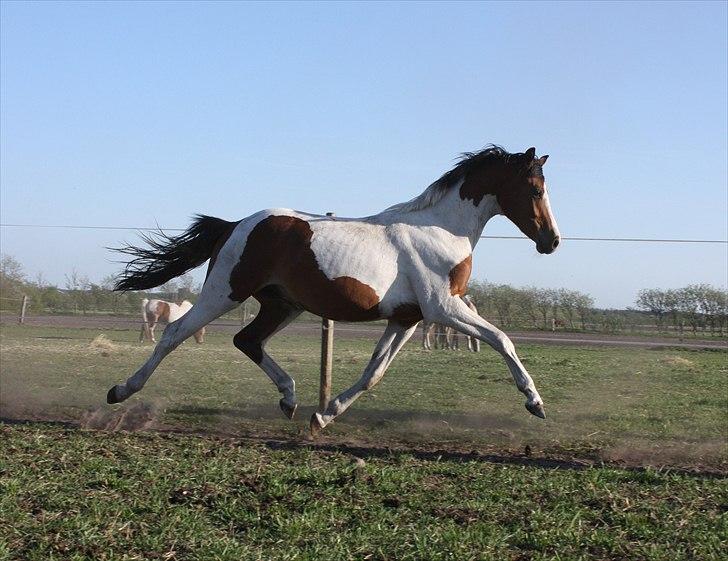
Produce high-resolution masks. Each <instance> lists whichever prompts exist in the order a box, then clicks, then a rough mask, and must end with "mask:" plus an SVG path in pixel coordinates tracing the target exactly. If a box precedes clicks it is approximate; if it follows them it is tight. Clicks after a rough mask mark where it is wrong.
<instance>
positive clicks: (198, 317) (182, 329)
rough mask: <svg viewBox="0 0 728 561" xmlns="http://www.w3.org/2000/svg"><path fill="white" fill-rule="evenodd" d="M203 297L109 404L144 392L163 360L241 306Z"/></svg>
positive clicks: (113, 394)
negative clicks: (215, 320) (197, 333)
mask: <svg viewBox="0 0 728 561" xmlns="http://www.w3.org/2000/svg"><path fill="white" fill-rule="evenodd" d="M204 296H205V293H204V290H203V294H202V295H201V296H200V300H199V301H198V302H197V304H196V305H195V306H194V307H193V308H192V309H191V310H190V311H189V312H188V313H187V314H185V315H183V316H182V317H181V318H180V319H178V320H177V321H175V322H172V323H170V324H169V325H167V327H166V328H165V330H164V333H163V334H162V338H161V339H160V341H159V343H157V346H156V347H154V351H153V352H152V356H150V357H149V359H148V360H147V362H145V363H144V365H143V366H142V367H141V368H140V369H139V370H137V371H136V372H135V373H134V375H133V376H131V377H129V378H128V379H127V380H126V382H125V383H123V384H119V385H117V386H114V387H113V388H111V389H110V390H109V393H108V394H107V396H106V401H107V403H119V402H120V401H124V400H125V399H127V398H129V396H131V395H132V394H135V393H136V392H138V391H139V390H141V389H142V388H143V387H144V384H146V382H147V380H148V379H149V377H150V376H151V375H152V374H153V373H154V370H155V369H156V368H157V366H159V363H160V362H162V359H164V357H166V356H167V355H168V354H169V353H171V352H172V351H173V350H174V349H176V348H177V347H178V346H179V345H180V343H182V342H183V341H184V340H185V339H187V338H188V337H190V336H191V335H192V334H194V333H195V332H196V331H197V330H199V329H201V328H202V327H204V326H205V325H207V324H208V323H210V322H211V321H212V320H214V319H215V318H218V317H220V316H221V315H222V314H224V313H225V312H228V311H230V310H232V309H233V308H235V307H236V306H238V304H239V302H235V301H233V300H229V299H228V298H205V297H204Z"/></svg>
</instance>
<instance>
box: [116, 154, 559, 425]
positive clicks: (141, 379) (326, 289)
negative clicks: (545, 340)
mask: <svg viewBox="0 0 728 561" xmlns="http://www.w3.org/2000/svg"><path fill="white" fill-rule="evenodd" d="M546 158H547V156H543V157H541V158H536V157H535V150H534V149H533V148H531V149H529V150H528V151H527V152H525V153H521V154H509V153H508V152H505V151H504V150H502V149H500V148H498V147H491V148H488V149H486V150H483V151H482V152H478V153H475V154H466V155H465V157H464V159H463V160H462V161H461V162H460V163H459V164H458V165H457V166H455V168H453V170H451V171H450V172H448V173H446V174H445V175H443V176H442V177H441V178H440V179H438V180H437V181H436V182H434V183H433V184H432V185H430V186H429V187H428V188H427V189H426V190H425V191H424V192H423V193H422V194H421V195H419V196H418V197H416V198H414V199H412V200H411V201H409V202H406V203H402V204H399V205H395V206H393V207H390V208H388V209H386V210H384V211H383V212H381V213H379V214H376V215H374V216H368V217H364V218H340V217H329V216H320V215H314V214H308V213H304V212H298V211H295V210H290V209H285V208H276V209H268V210H264V211H261V212H258V213H256V214H253V215H252V216H250V217H248V218H245V219H243V220H241V221H239V222H226V221H222V220H220V219H215V218H211V217H200V218H199V219H198V220H197V222H196V223H195V224H194V225H193V226H192V227H191V228H190V229H189V230H188V231H187V232H186V233H185V234H183V235H182V236H179V237H177V238H167V242H168V243H167V245H166V246H165V245H164V244H162V243H161V242H158V243H157V244H156V245H155V246H154V250H148V249H141V248H133V247H127V248H125V249H123V250H122V251H124V252H126V253H128V254H132V255H135V256H137V259H135V260H134V261H132V264H131V265H130V267H128V268H127V271H126V273H125V274H124V276H122V278H121V280H120V281H119V283H118V284H117V288H118V289H120V290H128V289H140V288H148V287H149V286H150V283H159V284H161V283H162V282H165V281H166V280H168V277H169V276H176V275H179V274H181V272H180V271H182V272H184V270H187V269H189V268H191V267H193V266H197V265H199V264H201V263H202V262H204V260H206V259H208V258H210V266H209V269H208V276H207V279H206V281H205V284H204V286H203V288H202V292H201V294H200V297H199V299H198V302H197V304H196V305H195V306H194V308H193V309H192V310H191V311H190V312H189V313H188V314H187V315H185V316H184V317H183V318H182V319H180V320H179V321H177V322H174V323H172V324H170V325H169V326H168V327H167V329H166V330H165V332H164V335H163V337H162V339H161V341H160V342H159V344H158V345H157V347H156V348H155V350H154V352H153V354H152V356H151V357H150V358H149V360H148V361H147V362H146V363H145V364H144V365H143V366H142V367H141V368H140V369H139V370H138V371H137V372H136V373H135V374H134V375H133V376H131V377H130V378H129V379H128V380H127V381H126V383H124V384H121V385H118V386H114V387H113V388H111V390H110V391H109V394H108V397H107V399H108V401H109V402H110V403H115V402H118V401H122V400H124V399H126V398H128V397H129V396H130V395H131V394H133V393H135V392H137V391H139V390H140V389H141V388H142V387H143V385H144V383H145V382H146V380H147V379H148V378H149V376H150V375H151V374H152V372H153V371H154V369H155V368H156V367H157V365H158V364H159V362H160V361H161V360H162V359H163V358H164V357H165V356H166V355H167V354H169V352H171V351H172V350H173V349H174V348H175V347H176V346H177V345H178V344H179V343H180V342H181V341H182V340H184V339H185V338H187V337H189V336H190V335H191V334H192V333H194V332H195V331H196V330H198V329H200V328H201V327H202V326H204V325H206V324H207V323H209V322H210V321H212V320H213V319H215V318H217V317H219V316H220V315H222V314H224V313H226V312H228V311H230V310H231V309H233V308H235V307H236V306H238V305H239V304H240V303H241V302H243V301H244V300H245V299H247V298H248V297H250V296H253V297H255V298H256V299H258V300H259V301H260V303H261V309H260V312H259V314H258V316H256V318H255V319H254V320H253V322H251V323H250V324H249V325H248V326H246V327H245V328H244V329H242V330H241V331H240V332H239V333H238V334H237V335H236V336H235V337H234V344H235V345H236V346H237V347H238V348H239V349H240V350H241V351H242V352H244V353H245V354H246V355H248V356H249V357H250V358H251V359H252V360H253V361H254V362H255V363H256V364H258V366H260V368H261V369H262V370H263V371H265V373H266V374H267V375H268V376H269V377H270V378H271V380H272V381H273V382H274V383H275V384H276V386H277V388H278V390H279V391H280V392H281V393H282V394H283V397H282V399H281V402H280V405H281V408H282V409H283V411H284V412H285V413H286V414H287V415H289V416H293V413H294V412H295V409H296V407H297V401H296V396H295V384H294V381H293V379H292V378H291V377H290V376H289V375H288V373H286V372H285V371H284V370H283V369H282V368H281V367H280V366H279V365H278V364H277V363H276V362H275V361H274V360H273V359H272V358H271V357H270V356H269V355H268V354H267V353H266V352H265V343H266V342H267V340H268V339H269V338H270V337H271V336H272V335H274V334H275V333H276V332H278V331H279V330H281V329H283V328H284V327H285V326H286V325H288V323H290V322H291V321H292V320H293V319H295V318H296V317H297V316H298V315H299V314H300V313H301V312H302V311H303V310H308V311H309V312H312V313H314V314H316V315H319V316H322V317H326V318H329V319H333V320H341V321H368V320H375V319H386V320H388V323H387V327H386V329H385V332H384V334H383V335H382V337H381V339H380V340H379V342H378V344H377V346H376V348H375V350H374V354H373V355H372V358H371V360H370V362H369V364H368V365H367V367H366V368H365V370H364V373H363V374H362V376H361V378H360V380H359V381H358V382H357V383H356V384H354V385H353V386H352V387H351V388H349V389H347V390H345V391H344V392H342V393H341V394H340V395H338V396H337V397H336V398H335V399H333V400H332V401H331V403H330V404H329V407H328V409H326V411H324V412H322V413H315V414H314V416H313V417H312V419H311V428H312V430H314V431H317V430H320V429H321V428H323V427H324V426H326V425H327V424H328V423H330V422H331V421H332V420H333V419H334V418H335V417H336V416H338V415H340V414H341V413H343V412H344V411H345V410H346V409H347V408H348V407H349V406H350V405H351V404H352V403H353V402H354V401H355V400H356V399H357V397H359V396H360V395H361V394H362V393H363V392H364V391H366V390H367V389H369V388H371V387H372V386H373V385H374V384H376V383H377V382H378V381H379V380H380V379H381V377H382V376H383V375H384V372H385V371H386V370H387V368H388V366H389V365H390V363H391V362H392V360H393V359H394V357H395V355H396V354H397V352H398V351H399V350H400V349H401V348H402V346H403V345H404V344H405V343H406V341H407V340H408V339H409V338H410V337H411V336H412V334H413V333H414V331H415V329H416V325H417V323H418V322H419V321H420V320H422V319H423V318H424V319H425V320H426V321H428V322H437V323H441V324H443V325H446V326H448V327H451V328H453V329H455V330H457V331H459V332H461V333H464V334H465V335H468V336H472V337H476V338H478V339H480V340H482V341H485V342H486V343H488V344H489V345H491V346H492V347H493V348H494V349H495V350H496V351H498V352H499V353H501V355H502V356H503V358H504V359H505V361H506V364H507V365H508V368H509V369H510V371H511V374H512V375H513V378H514V380H515V382H516V385H517V387H518V389H519V390H520V391H521V392H523V393H524V394H525V395H526V398H527V400H526V408H527V409H528V410H529V411H530V412H531V413H533V414H534V415H538V416H540V417H543V416H544V412H543V402H542V399H541V397H540V395H539V393H538V391H537V390H536V387H535V385H534V383H533V380H532V379H531V377H530V375H529V374H528V372H527V371H526V369H525V368H524V366H523V364H522V363H521V361H520V360H519V359H518V356H517V355H516V352H515V349H514V346H513V344H512V343H511V341H510V339H508V337H507V336H506V335H505V334H504V333H503V332H501V331H500V330H498V329H497V328H495V327H494V326H493V325H491V324H489V323H488V322H487V321H485V320H484V319H483V318H481V317H480V316H479V315H478V314H477V313H474V312H473V311H472V310H471V309H470V308H469V307H468V305H467V304H466V303H465V302H464V301H463V300H462V299H461V298H460V296H462V295H463V294H464V293H465V291H466V287H467V283H468V279H469V278H470V273H471V268H472V253H473V249H474V248H475V246H476V244H477V243H478V241H479V239H480V236H481V233H482V231H483V228H484V227H485V224H486V223H487V222H488V220H490V219H491V218H492V217H493V216H495V215H497V214H505V215H506V216H507V217H508V218H510V219H511V220H512V221H513V222H514V223H515V224H516V225H517V226H518V227H519V228H520V229H521V230H522V231H523V232H524V233H525V234H526V235H527V236H529V237H530V238H531V239H532V240H534V241H535V242H536V247H537V249H538V251H539V252H540V253H551V252H552V251H553V250H554V249H555V248H556V246H557V245H558V243H559V232H558V228H557V226H556V222H555V220H554V218H553V216H552V214H551V210H550V206H549V202H548V195H547V193H546V189H545V182H544V178H543V173H542V166H543V164H544V163H545V161H546ZM195 252H197V254H198V255H197V256H196V257H195V258H194V259H193V258H190V257H189V256H190V255H192V254H195ZM185 260H187V261H185ZM132 265H133V266H132ZM185 267H186V268H185Z"/></svg>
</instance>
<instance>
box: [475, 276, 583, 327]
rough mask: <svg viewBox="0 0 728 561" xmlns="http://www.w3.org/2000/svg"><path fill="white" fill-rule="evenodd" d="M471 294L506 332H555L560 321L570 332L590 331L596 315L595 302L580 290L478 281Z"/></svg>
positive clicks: (482, 312)
mask: <svg viewBox="0 0 728 561" xmlns="http://www.w3.org/2000/svg"><path fill="white" fill-rule="evenodd" d="M468 292H469V294H470V296H471V297H472V298H473V301H474V302H475V305H476V306H477V307H478V311H479V313H480V314H481V315H482V316H484V317H487V318H489V319H491V320H492V321H494V322H495V323H497V324H498V325H500V326H501V327H505V328H510V327H523V328H530V329H551V328H552V326H553V322H554V320H556V322H557V323H558V324H559V325H560V326H563V327H566V328H568V329H586V328H587V325H588V324H590V323H593V321H594V317H595V313H596V310H595V309H594V298H592V297H591V296H589V295H588V294H584V293H583V292H579V291H578V290H568V289H565V288H561V289H548V288H538V287H535V286H531V287H525V288H515V287H512V286H510V285H508V284H492V283H488V282H478V281H474V282H472V283H471V284H470V287H469V289H468Z"/></svg>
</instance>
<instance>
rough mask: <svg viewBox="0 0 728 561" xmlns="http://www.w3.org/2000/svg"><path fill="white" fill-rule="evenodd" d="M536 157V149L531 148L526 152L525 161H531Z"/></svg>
mask: <svg viewBox="0 0 728 561" xmlns="http://www.w3.org/2000/svg"><path fill="white" fill-rule="evenodd" d="M535 157H536V149H535V148H534V147H533V146H531V148H529V149H528V150H526V159H527V160H533V159H534V158H535Z"/></svg>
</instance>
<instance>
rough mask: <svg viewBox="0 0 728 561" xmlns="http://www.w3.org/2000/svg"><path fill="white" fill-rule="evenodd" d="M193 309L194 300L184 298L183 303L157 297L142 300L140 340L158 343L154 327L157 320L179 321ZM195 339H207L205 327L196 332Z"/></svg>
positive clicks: (200, 341) (199, 340) (201, 340)
mask: <svg viewBox="0 0 728 561" xmlns="http://www.w3.org/2000/svg"><path fill="white" fill-rule="evenodd" d="M191 309H192V302H190V301H189V300H183V301H182V303H181V304H175V303H174V302H167V301H166V300H157V299H156V298H153V299H151V300H150V299H148V298H145V299H144V300H142V330H141V332H140V333H139V342H140V343H141V342H143V341H145V340H146V341H151V342H152V343H156V342H157V340H156V339H155V338H154V328H155V327H156V326H157V322H158V321H159V320H162V321H164V322H166V323H172V322H173V321H177V320H178V319H180V318H181V317H182V316H183V315H185V314H186V313H187V312H189V311H190V310H191ZM193 335H194V337H195V341H197V342H198V343H202V342H203V341H204V340H205V328H204V327H202V329H200V330H198V331H196V332H195V333H194V334H193Z"/></svg>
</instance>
